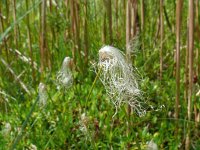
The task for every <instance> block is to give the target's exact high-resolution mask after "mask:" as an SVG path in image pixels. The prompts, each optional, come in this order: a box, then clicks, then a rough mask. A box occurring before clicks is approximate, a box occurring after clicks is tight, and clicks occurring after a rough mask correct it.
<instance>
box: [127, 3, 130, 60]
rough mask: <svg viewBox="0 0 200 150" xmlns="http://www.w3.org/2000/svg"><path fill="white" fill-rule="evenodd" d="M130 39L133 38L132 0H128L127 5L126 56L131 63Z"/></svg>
mask: <svg viewBox="0 0 200 150" xmlns="http://www.w3.org/2000/svg"><path fill="white" fill-rule="evenodd" d="M130 39H131V3H130V0H128V1H127V5H126V56H127V60H128V61H129V63H130V61H131V52H130V49H129V44H130V43H129V42H130Z"/></svg>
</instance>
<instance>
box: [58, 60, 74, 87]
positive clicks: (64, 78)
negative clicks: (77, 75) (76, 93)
mask: <svg viewBox="0 0 200 150" xmlns="http://www.w3.org/2000/svg"><path fill="white" fill-rule="evenodd" d="M71 65H72V59H71V58H70V57H65V59H64V60H63V63H62V66H61V69H60V71H59V72H58V74H57V83H58V85H57V89H61V88H65V89H68V88H70V87H71V86H72V83H73V77H72V72H71Z"/></svg>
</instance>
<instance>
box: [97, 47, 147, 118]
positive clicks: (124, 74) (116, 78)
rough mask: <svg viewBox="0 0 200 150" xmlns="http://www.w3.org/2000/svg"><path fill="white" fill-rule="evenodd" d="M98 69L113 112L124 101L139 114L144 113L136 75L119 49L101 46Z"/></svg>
mask: <svg viewBox="0 0 200 150" xmlns="http://www.w3.org/2000/svg"><path fill="white" fill-rule="evenodd" d="M98 69H101V73H100V80H101V82H102V83H103V85H104V87H105V89H106V92H107V94H108V96H109V97H110V99H111V101H112V103H113V104H114V105H115V108H116V112H115V114H116V113H117V110H118V108H120V106H121V105H122V104H124V103H127V104H128V105H130V106H131V107H132V108H133V109H134V111H135V112H136V114H138V115H139V116H143V115H145V114H146V110H145V109H144V107H143V104H144V101H143V99H142V92H141V90H140V89H139V86H138V76H137V74H136V72H135V71H134V69H133V67H132V65H131V64H128V63H127V61H126V60H125V56H124V54H123V53H122V52H121V51H120V50H119V49H117V48H115V47H112V46H104V47H103V48H101V49H100V50H99V63H98Z"/></svg>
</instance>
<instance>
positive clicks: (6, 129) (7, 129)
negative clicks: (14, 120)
mask: <svg viewBox="0 0 200 150" xmlns="http://www.w3.org/2000/svg"><path fill="white" fill-rule="evenodd" d="M11 129H12V128H11V125H10V123H9V122H6V123H5V125H4V127H3V129H2V131H1V133H2V135H3V136H4V137H5V138H6V137H8V135H9V134H10V132H11Z"/></svg>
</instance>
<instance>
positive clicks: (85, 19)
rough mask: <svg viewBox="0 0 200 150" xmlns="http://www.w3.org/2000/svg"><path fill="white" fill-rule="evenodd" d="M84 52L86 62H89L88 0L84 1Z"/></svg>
mask: <svg viewBox="0 0 200 150" xmlns="http://www.w3.org/2000/svg"><path fill="white" fill-rule="evenodd" d="M84 12H85V16H84V53H85V64H86V65H87V64H88V23H87V19H88V17H87V16H88V10H87V0H85V1H84Z"/></svg>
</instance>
